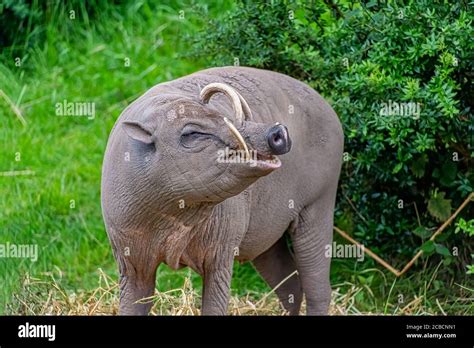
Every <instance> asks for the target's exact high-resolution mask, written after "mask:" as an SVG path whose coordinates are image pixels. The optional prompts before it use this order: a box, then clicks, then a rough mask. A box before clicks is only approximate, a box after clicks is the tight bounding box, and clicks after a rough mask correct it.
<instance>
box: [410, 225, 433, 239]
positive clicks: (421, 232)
mask: <svg viewBox="0 0 474 348" xmlns="http://www.w3.org/2000/svg"><path fill="white" fill-rule="evenodd" d="M413 233H414V234H416V235H417V236H418V237H420V238H428V237H429V236H430V235H431V232H430V231H429V230H428V229H426V228H424V227H423V226H418V227H417V228H415V229H414V230H413Z"/></svg>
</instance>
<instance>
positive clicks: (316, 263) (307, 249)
mask: <svg viewBox="0 0 474 348" xmlns="http://www.w3.org/2000/svg"><path fill="white" fill-rule="evenodd" d="M334 199H335V197H334V194H333V193H332V194H328V195H327V197H326V198H325V197H322V198H320V199H319V200H318V201H316V202H315V203H313V204H312V205H310V206H308V207H306V208H304V209H303V210H302V211H301V212H300V215H299V218H298V221H297V223H296V224H295V225H294V228H293V229H292V230H290V236H291V239H292V241H293V249H294V252H295V260H296V267H297V269H298V273H299V276H300V279H301V284H302V286H303V292H304V294H305V298H306V308H307V310H306V314H307V315H326V314H327V313H328V309H329V303H330V300H331V285H330V281H329V271H330V265H331V257H326V255H325V251H326V246H327V245H331V243H332V238H333V214H334Z"/></svg>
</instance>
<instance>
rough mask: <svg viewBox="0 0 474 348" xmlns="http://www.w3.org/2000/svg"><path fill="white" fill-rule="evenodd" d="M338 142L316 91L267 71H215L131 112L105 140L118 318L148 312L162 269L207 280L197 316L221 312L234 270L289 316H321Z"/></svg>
mask: <svg viewBox="0 0 474 348" xmlns="http://www.w3.org/2000/svg"><path fill="white" fill-rule="evenodd" d="M290 136H291V138H290ZM343 142H344V140H343V131H342V127H341V124H340V122H339V119H338V116H337V115H336V113H335V112H334V111H333V109H332V108H331V106H330V105H329V104H328V103H327V102H326V101H325V100H324V99H323V98H322V97H321V96H320V95H319V94H318V93H317V92H316V91H314V90H313V89H312V88H310V87H309V86H308V85H306V84H305V83H302V82H300V81H298V80H296V79H293V78H291V77H289V76H286V75H283V74H280V73H277V72H272V71H268V70H260V69H255V68H247V67H219V68H211V69H207V70H203V71H199V72H196V73H193V74H191V75H188V76H185V77H181V78H178V79H176V80H173V81H169V82H164V83H160V84H158V85H156V86H154V87H152V88H151V89H150V90H148V91H147V92H146V93H145V94H143V95H142V96H141V97H139V98H138V99H137V100H135V101H134V102H133V103H131V104H130V105H129V106H128V107H127V108H126V109H125V110H124V111H123V113H122V114H121V115H120V117H119V118H118V119H117V121H116V123H115V125H114V127H113V129H112V131H111V133H110V136H109V139H108V143H107V147H106V151H105V155H104V161H103V168H102V182H101V205H102V212H103V217H104V222H105V227H106V231H107V234H108V237H109V240H110V242H111V245H112V250H113V254H114V257H115V259H116V262H117V264H118V268H119V273H120V281H119V285H120V305H119V314H120V315H147V314H148V313H149V311H150V309H151V306H152V302H151V301H150V300H149V299H148V300H147V298H149V297H150V296H152V295H153V294H154V291H155V282H156V272H157V267H158V265H160V264H161V263H165V264H167V265H168V266H169V267H170V268H171V269H174V270H177V269H180V268H182V267H186V266H187V267H190V268H191V269H193V270H194V271H195V272H197V273H198V274H199V275H200V276H201V277H202V278H203V289H202V305H201V314H202V315H226V313H227V306H228V301H229V291H230V283H231V277H232V269H233V263H234V261H240V262H247V261H249V262H251V263H252V264H253V266H254V267H255V269H256V270H257V271H258V272H259V274H260V275H261V276H262V277H263V279H264V280H265V281H266V282H267V283H268V285H269V286H270V287H272V288H274V287H276V286H277V285H279V286H278V288H277V289H276V294H277V296H278V298H279V300H280V302H281V304H282V306H283V308H284V309H285V310H286V311H287V312H288V313H289V314H290V315H298V314H299V312H300V309H301V303H302V300H303V296H304V298H305V300H306V314H307V315H325V314H327V313H328V308H329V302H330V298H331V285H330V279H329V273H330V263H331V259H330V257H326V256H325V246H326V245H330V244H331V243H332V236H333V216H334V208H335V199H336V192H337V186H338V180H339V174H340V170H341V162H342V152H343ZM295 271H297V272H295ZM290 275H291V276H290ZM285 279H286V280H285ZM283 280H285V281H284V282H283V283H282V281H283Z"/></svg>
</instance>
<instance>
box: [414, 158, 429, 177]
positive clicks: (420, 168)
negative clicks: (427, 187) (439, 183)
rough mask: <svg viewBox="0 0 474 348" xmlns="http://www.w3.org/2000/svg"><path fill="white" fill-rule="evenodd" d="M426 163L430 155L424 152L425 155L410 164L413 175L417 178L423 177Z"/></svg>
mask: <svg viewBox="0 0 474 348" xmlns="http://www.w3.org/2000/svg"><path fill="white" fill-rule="evenodd" d="M426 163H428V156H427V155H426V154H423V156H421V157H420V158H418V159H417V160H416V161H415V162H413V163H412V165H411V166H410V169H411V171H412V173H413V175H414V176H416V177H417V178H421V177H422V176H423V175H425V167H426Z"/></svg>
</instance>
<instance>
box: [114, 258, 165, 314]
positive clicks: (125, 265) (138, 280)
mask: <svg viewBox="0 0 474 348" xmlns="http://www.w3.org/2000/svg"><path fill="white" fill-rule="evenodd" d="M115 254H116V258H117V262H118V264H119V271H120V284H119V286H120V306H119V315H147V314H148V313H149V311H150V309H151V306H152V303H151V302H147V303H137V301H140V300H141V299H143V298H146V297H150V296H152V295H153V293H154V291H155V281H156V269H157V267H158V261H157V260H156V258H154V257H152V256H151V255H147V253H146V252H143V250H140V252H138V250H137V251H136V252H133V250H131V252H130V255H128V256H127V254H125V255H122V254H120V255H119V254H118V253H117V252H115Z"/></svg>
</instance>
